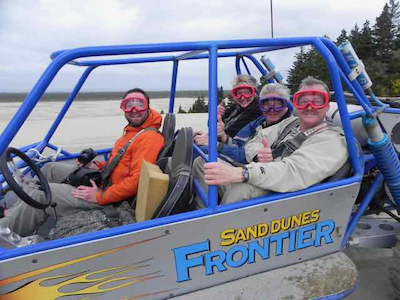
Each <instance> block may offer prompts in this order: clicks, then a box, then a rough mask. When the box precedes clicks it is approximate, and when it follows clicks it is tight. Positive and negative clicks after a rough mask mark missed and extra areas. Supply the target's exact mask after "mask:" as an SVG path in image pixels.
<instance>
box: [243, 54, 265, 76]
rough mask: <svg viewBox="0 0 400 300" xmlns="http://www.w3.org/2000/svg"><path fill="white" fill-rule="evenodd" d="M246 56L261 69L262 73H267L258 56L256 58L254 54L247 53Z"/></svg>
mask: <svg viewBox="0 0 400 300" xmlns="http://www.w3.org/2000/svg"><path fill="white" fill-rule="evenodd" d="M246 57H247V58H248V59H250V60H251V61H252V62H253V64H254V65H255V66H256V68H257V69H258V70H259V71H260V73H261V74H262V75H263V76H264V75H267V71H266V70H265V69H264V68H263V66H262V65H261V64H260V62H259V61H258V60H257V58H255V57H254V56H253V55H247V56H246Z"/></svg>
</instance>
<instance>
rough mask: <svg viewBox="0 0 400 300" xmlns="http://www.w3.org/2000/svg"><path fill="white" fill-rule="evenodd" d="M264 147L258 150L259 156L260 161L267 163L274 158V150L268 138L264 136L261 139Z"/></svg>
mask: <svg viewBox="0 0 400 300" xmlns="http://www.w3.org/2000/svg"><path fill="white" fill-rule="evenodd" d="M261 142H262V144H263V147H262V148H261V149H260V150H259V151H258V154H257V158H258V161H259V162H262V163H267V162H270V161H272V160H273V157H272V150H271V147H270V145H269V144H268V141H267V139H266V138H265V137H264V138H262V140H261Z"/></svg>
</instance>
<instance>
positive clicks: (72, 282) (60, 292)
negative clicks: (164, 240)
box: [0, 235, 170, 300]
mask: <svg viewBox="0 0 400 300" xmlns="http://www.w3.org/2000/svg"><path fill="white" fill-rule="evenodd" d="M164 236H165V235H162V236H158V237H154V238H151V239H146V240H143V241H140V242H136V243H132V244H128V245H125V246H122V247H118V248H114V249H110V250H107V251H103V252H99V253H95V254H92V255H89V256H86V257H81V258H78V259H74V260H71V261H68V262H63V263H60V264H56V265H52V266H48V267H45V268H41V269H39V270H36V271H31V272H27V273H24V274H20V275H17V276H13V277H9V278H6V279H3V280H1V281H0V287H1V286H5V285H7V284H11V283H15V282H18V281H21V280H24V279H29V278H30V277H33V276H37V275H41V274H43V273H46V272H50V271H54V270H58V269H61V268H63V267H67V266H71V265H73V264H76V263H80V262H83V261H86V260H90V259H93V258H98V257H101V256H104V255H107V254H111V253H114V252H116V251H120V250H123V249H127V248H129V247H132V246H135V245H138V244H141V243H144V242H147V241H150V240H154V239H158V238H160V237H164ZM152 259H153V258H149V259H147V260H144V261H141V262H137V263H135V264H133V265H125V266H119V267H112V268H107V269H102V270H97V271H91V272H90V271H89V270H88V271H83V272H80V273H75V274H67V275H55V276H48V277H42V278H38V279H35V280H32V281H30V282H28V283H26V284H25V285H22V286H20V287H19V288H17V289H15V290H13V291H11V292H9V293H7V294H3V295H1V296H0V298H1V299H4V300H22V299H29V298H30V299H41V300H50V299H59V298H60V297H66V296H84V298H80V299H81V300H85V299H91V298H92V297H89V298H87V297H85V295H86V296H87V295H91V296H99V295H101V294H103V293H106V292H109V291H113V290H117V289H121V288H124V287H127V286H130V285H135V284H138V283H141V282H144V281H147V280H151V279H155V278H160V277H163V276H164V275H160V274H159V273H160V271H157V272H152V273H148V274H144V275H124V274H125V273H127V272H130V271H137V270H140V269H143V268H146V267H148V266H150V265H151V263H150V261H151V260H152ZM102 273H107V274H103V276H101V274H102ZM93 277H95V278H93ZM63 279H64V280H63ZM50 280H52V281H57V283H54V284H49V283H45V282H46V281H50ZM78 286H79V287H78ZM67 290H68V291H67ZM169 291H170V290H165V291H159V292H154V293H148V294H141V295H136V296H133V297H132V298H126V299H139V298H142V297H146V296H151V295H156V294H159V293H164V292H169ZM36 297H38V298H36Z"/></svg>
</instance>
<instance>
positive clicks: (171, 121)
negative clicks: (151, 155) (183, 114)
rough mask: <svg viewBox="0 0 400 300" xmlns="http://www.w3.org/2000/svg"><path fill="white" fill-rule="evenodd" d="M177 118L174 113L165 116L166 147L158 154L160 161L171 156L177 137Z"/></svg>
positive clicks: (164, 134)
mask: <svg viewBox="0 0 400 300" xmlns="http://www.w3.org/2000/svg"><path fill="white" fill-rule="evenodd" d="M175 125H176V117H175V114H174V113H168V114H166V115H165V118H164V124H163V129H162V135H163V137H164V147H163V148H162V149H161V151H160V153H159V154H158V159H159V160H160V159H162V158H164V157H168V156H171V154H172V150H173V146H174V135H175Z"/></svg>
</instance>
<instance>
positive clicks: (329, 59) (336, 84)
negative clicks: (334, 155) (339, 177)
mask: <svg viewBox="0 0 400 300" xmlns="http://www.w3.org/2000/svg"><path fill="white" fill-rule="evenodd" d="M331 43H332V42H331ZM314 45H315V48H316V49H317V50H318V52H319V53H321V54H322V57H323V59H324V60H325V62H326V64H327V66H328V70H329V74H330V77H331V82H332V86H333V90H334V91H335V95H336V101H337V102H336V103H337V105H338V108H339V112H340V116H341V118H340V119H341V121H342V126H343V130H344V132H345V138H346V143H347V148H348V150H349V154H350V160H351V164H352V166H353V171H354V173H355V174H362V173H361V170H362V168H361V166H360V162H359V160H358V159H357V156H358V155H357V148H356V143H355V142H354V135H353V130H352V126H351V123H350V119H349V118H348V116H349V113H348V111H347V104H346V100H345V99H344V95H343V87H342V83H341V81H340V76H339V72H338V69H337V68H336V62H335V61H334V59H333V56H332V53H331V52H330V51H329V50H328V49H327V47H326V43H325V44H324V43H322V42H321V40H319V39H315V42H314Z"/></svg>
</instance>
